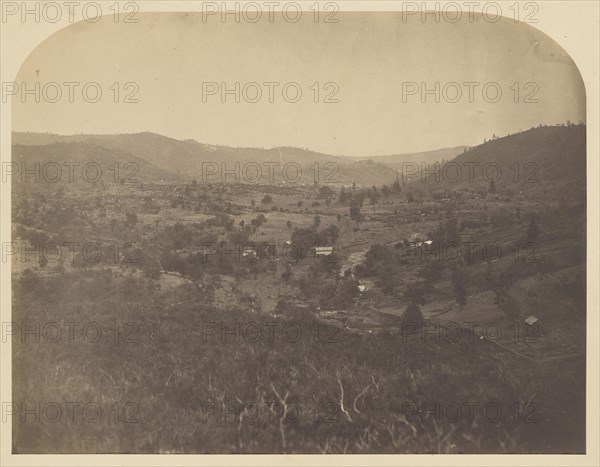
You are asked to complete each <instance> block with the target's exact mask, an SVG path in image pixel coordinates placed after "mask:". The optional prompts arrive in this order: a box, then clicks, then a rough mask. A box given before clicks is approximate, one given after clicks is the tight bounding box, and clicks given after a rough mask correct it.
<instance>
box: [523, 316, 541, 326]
mask: <svg viewBox="0 0 600 467" xmlns="http://www.w3.org/2000/svg"><path fill="white" fill-rule="evenodd" d="M538 321H539V319H537V318H536V317H535V316H533V315H531V316H530V317H529V318H527V319H526V320H525V322H526V323H527V324H528V325H529V326H533V325H534V324H535V323H537V322H538Z"/></svg>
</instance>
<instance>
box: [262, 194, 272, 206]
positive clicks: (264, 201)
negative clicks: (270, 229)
mask: <svg viewBox="0 0 600 467" xmlns="http://www.w3.org/2000/svg"><path fill="white" fill-rule="evenodd" d="M272 202H273V198H272V197H271V195H265V196H264V197H263V199H262V201H261V203H262V204H271V203H272Z"/></svg>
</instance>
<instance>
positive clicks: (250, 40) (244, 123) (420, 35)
mask: <svg viewBox="0 0 600 467" xmlns="http://www.w3.org/2000/svg"><path fill="white" fill-rule="evenodd" d="M138 17H139V23H137V24H123V23H114V22H113V21H112V18H108V19H107V18H103V19H102V20H101V21H99V22H98V23H93V24H92V23H86V22H83V23H77V24H74V25H71V26H69V27H67V28H65V29H62V30H61V31H59V32H57V33H55V34H54V35H52V36H51V37H49V38H48V39H47V40H46V41H44V42H43V43H42V44H40V45H39V46H38V47H37V48H36V49H35V50H34V51H33V52H32V53H31V54H30V55H29V57H28V58H27V60H26V61H25V62H24V63H23V65H22V67H21V69H20V71H19V73H18V75H17V77H16V79H15V81H16V82H17V83H25V84H26V86H27V87H28V88H32V87H33V85H34V83H35V82H40V83H41V84H42V85H43V84H45V83H50V82H56V83H64V82H78V83H83V84H84V83H90V82H97V83H99V85H100V88H101V89H102V91H103V96H102V99H101V100H100V101H99V102H97V103H93V104H92V103H88V102H85V101H84V100H83V99H82V98H81V91H80V90H81V87H79V88H78V89H77V90H76V92H75V94H74V95H75V99H74V102H73V103H70V102H68V100H66V98H65V96H64V94H65V92H66V89H64V88H63V98H62V100H61V101H60V102H57V103H50V102H43V101H42V102H40V103H35V102H33V101H32V100H31V98H29V99H28V100H27V102H26V103H24V104H23V103H22V102H21V100H20V99H19V95H16V96H14V97H13V130H14V131H19V132H50V133H55V134H60V135H67V134H126V133H141V132H144V131H148V132H152V133H157V134H160V135H165V136H168V137H170V138H174V139H178V140H186V139H188V140H189V139H192V140H195V141H198V142H201V143H203V144H210V145H215V146H229V147H239V148H243V147H248V148H250V147H254V148H260V147H262V148H274V147H285V146H288V147H297V148H309V150H311V151H315V152H320V153H324V154H330V155H344V156H351V157H371V156H376V155H396V154H407V153H408V154H410V153H415V152H426V151H432V150H436V149H441V148H449V147H457V146H475V145H477V144H480V143H482V142H483V140H484V138H487V139H489V138H490V137H491V136H492V134H494V133H495V134H496V135H497V136H504V135H506V134H508V133H516V132H519V131H525V130H527V129H529V128H531V127H533V126H538V125H539V124H547V125H553V124H557V123H562V122H566V121H567V120H571V121H573V122H578V121H580V120H581V121H585V91H584V88H583V83H582V80H581V77H580V75H579V72H578V70H577V67H576V66H575V64H574V63H573V62H572V60H571V59H570V57H569V56H568V55H567V54H566V53H565V52H564V51H563V50H562V49H561V48H560V47H559V46H558V45H557V44H556V43H555V42H554V41H553V40H551V39H550V38H548V36H546V35H545V34H544V33H542V32H540V31H538V30H536V29H534V28H532V27H530V26H528V25H525V24H523V23H514V22H513V21H512V20H509V19H505V18H503V19H501V20H500V21H499V22H497V23H489V22H485V21H482V20H481V19H479V20H478V21H474V22H473V23H470V22H468V21H467V20H464V21H463V20H461V21H460V22H458V23H454V24H450V23H444V22H441V23H421V22H420V21H419V20H418V17H415V18H417V19H413V18H409V19H408V20H407V21H403V20H402V16H401V14H400V13H393V12H386V13H362V12H361V13H358V12H356V13H338V15H337V18H338V20H339V22H338V23H335V24H323V23H314V22H313V21H312V18H311V19H310V20H309V19H307V20H302V21H300V22H298V23H295V24H290V23H286V22H277V21H276V22H274V23H268V22H264V21H263V22H258V23H254V24H252V23H244V22H241V23H237V24H236V23H221V22H220V21H218V20H215V21H211V20H210V19H209V21H207V22H202V17H201V14H199V13H197V14H196V13H143V14H139V15H138ZM107 64H110V66H107ZM128 82H135V83H137V85H138V87H139V88H138V90H137V92H135V98H136V99H138V100H139V102H138V103H123V102H119V103H115V102H113V97H114V95H113V93H114V91H111V90H110V89H109V88H110V86H111V85H112V84H113V83H118V84H119V92H120V95H119V99H120V100H121V101H123V100H124V98H125V97H126V96H127V95H129V94H130V93H131V92H132V91H133V89H132V88H128V89H125V88H124V84H125V83H128ZM270 82H273V83H274V82H277V83H281V84H280V85H278V87H276V88H274V89H275V90H274V99H273V100H274V102H273V103H270V102H269V101H268V100H266V94H265V91H267V90H268V89H267V88H265V87H264V86H263V83H270ZM292 82H294V83H298V86H299V87H300V89H301V91H302V92H303V95H302V98H301V100H300V101H299V102H297V103H290V102H286V101H285V100H284V99H283V98H282V96H281V89H282V86H283V85H284V84H285V83H292ZM203 83H225V88H228V89H233V88H234V86H235V83H240V87H241V86H243V85H245V84H247V83H259V84H260V87H262V91H263V95H262V99H261V100H260V101H259V102H256V103H251V102H248V101H244V100H243V99H242V100H241V101H240V102H239V103H236V102H234V101H233V100H232V97H231V96H229V97H228V96H227V95H225V98H226V102H225V103H223V102H221V99H222V97H221V96H220V92H217V94H215V95H210V94H206V91H207V90H209V91H210V88H206V86H208V85H207V84H205V85H204V91H205V93H203ZM314 83H319V86H318V88H319V95H318V100H319V102H318V103H315V102H314V99H315V98H316V97H315V94H316V92H315V90H314V89H313V90H311V89H310V87H311V86H313V84H314ZM326 83H336V86H337V90H336V89H335V87H331V86H330V87H329V88H325V84H326ZM403 83H425V87H426V88H428V89H429V88H430V87H433V86H434V85H435V83H440V87H442V86H444V85H445V84H447V83H458V85H459V86H460V87H461V88H462V93H463V95H462V98H461V99H460V100H459V101H458V102H455V103H452V102H449V101H444V100H443V99H442V100H441V102H439V103H435V102H433V100H431V99H432V97H431V96H429V97H427V96H426V98H427V99H428V100H427V103H425V104H424V103H422V102H421V99H420V97H419V93H418V92H417V94H416V95H408V96H405V100H406V101H405V102H404V101H403V99H402V87H403ZM463 83H480V84H479V85H478V86H477V87H476V88H475V91H474V99H473V102H469V100H468V98H467V94H466V93H467V91H468V88H467V87H465V86H464V84H463ZM485 83H498V86H499V87H500V89H501V91H502V93H503V94H502V98H501V99H500V100H499V101H498V102H496V103H491V102H486V101H485V100H484V99H483V98H482V95H481V89H482V86H483V85H484V84H485ZM514 83H518V86H517V88H518V89H519V96H518V101H519V102H518V103H515V102H514V95H513V94H514V93H515V91H514V90H510V87H511V86H512V85H513V84H514ZM526 83H535V86H537V90H536V89H534V88H532V87H530V88H525V85H526ZM219 86H220V85H219ZM419 86H420V85H419ZM249 89H250V88H249ZM448 89H449V91H448V92H449V94H450V95H451V94H452V89H453V88H451V87H450V88H448ZM334 91H335V92H334ZM250 93H251V92H250ZM331 93H334V94H335V97H334V98H335V99H337V100H338V102H337V103H324V102H323V100H325V98H326V96H327V95H330V94H331ZM291 94H292V95H293V90H292V91H291ZM490 94H492V95H493V90H492V91H491V92H490ZM528 95H533V96H534V98H535V100H537V101H538V102H532V103H525V102H523V101H524V100H526V96H528Z"/></svg>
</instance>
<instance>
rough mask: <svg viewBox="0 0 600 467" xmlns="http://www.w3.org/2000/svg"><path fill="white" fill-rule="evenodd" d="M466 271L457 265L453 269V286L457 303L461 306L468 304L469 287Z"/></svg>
mask: <svg viewBox="0 0 600 467" xmlns="http://www.w3.org/2000/svg"><path fill="white" fill-rule="evenodd" d="M465 283H466V278H465V271H464V269H463V268H461V267H456V268H454V270H453V271H452V288H453V289H454V294H455V296H456V303H458V304H459V305H460V306H461V307H463V306H465V305H466V304H467V288H466V285H465Z"/></svg>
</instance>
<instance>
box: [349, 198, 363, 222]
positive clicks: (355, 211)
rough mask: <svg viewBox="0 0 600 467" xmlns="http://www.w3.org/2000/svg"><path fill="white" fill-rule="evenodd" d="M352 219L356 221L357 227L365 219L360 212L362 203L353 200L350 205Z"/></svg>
mask: <svg viewBox="0 0 600 467" xmlns="http://www.w3.org/2000/svg"><path fill="white" fill-rule="evenodd" d="M350 219H352V220H353V221H355V222H356V228H358V227H359V225H360V223H361V222H362V220H363V217H362V213H361V212H360V204H359V203H357V202H353V203H352V205H351V206H350Z"/></svg>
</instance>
